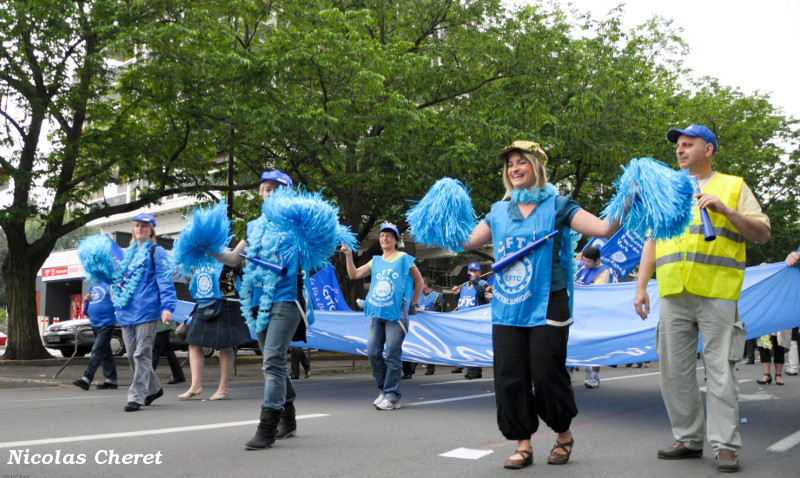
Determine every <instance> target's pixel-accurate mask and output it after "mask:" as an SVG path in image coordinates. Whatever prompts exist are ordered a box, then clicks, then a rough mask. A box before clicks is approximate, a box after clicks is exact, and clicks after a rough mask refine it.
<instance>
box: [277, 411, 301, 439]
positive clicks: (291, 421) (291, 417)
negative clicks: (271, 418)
mask: <svg viewBox="0 0 800 478" xmlns="http://www.w3.org/2000/svg"><path fill="white" fill-rule="evenodd" d="M295 416H296V412H295V409H294V402H289V403H286V404H284V405H283V413H281V421H280V423H278V431H277V432H275V438H277V439H278V440H282V439H284V438H289V437H290V436H292V435H294V434H295V433H297V419H296V418H295Z"/></svg>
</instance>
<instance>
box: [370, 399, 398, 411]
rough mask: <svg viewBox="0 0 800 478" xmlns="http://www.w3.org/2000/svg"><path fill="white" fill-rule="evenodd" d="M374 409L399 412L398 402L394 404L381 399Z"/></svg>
mask: <svg viewBox="0 0 800 478" xmlns="http://www.w3.org/2000/svg"><path fill="white" fill-rule="evenodd" d="M375 408H377V409H378V410H399V409H400V400H398V401H396V402H390V401H389V400H388V399H385V398H384V399H383V401H382V402H381V403H379V404H377V405H375Z"/></svg>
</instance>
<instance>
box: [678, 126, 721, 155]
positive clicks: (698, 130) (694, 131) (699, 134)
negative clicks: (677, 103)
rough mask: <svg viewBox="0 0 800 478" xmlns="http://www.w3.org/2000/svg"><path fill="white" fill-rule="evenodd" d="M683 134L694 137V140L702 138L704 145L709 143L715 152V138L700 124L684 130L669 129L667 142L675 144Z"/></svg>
mask: <svg viewBox="0 0 800 478" xmlns="http://www.w3.org/2000/svg"><path fill="white" fill-rule="evenodd" d="M682 134H685V135H686V136H694V137H695V138H702V139H704V140H705V141H706V143H711V144H712V145H714V152H715V153H716V152H717V137H716V136H715V135H714V133H712V132H711V130H710V129H708V128H706V127H705V126H703V125H701V124H693V125H689V127H688V128H686V129H671V130H669V132H668V133H667V140H668V141H669V142H670V143H677V142H678V138H679V137H680V136H681V135H682Z"/></svg>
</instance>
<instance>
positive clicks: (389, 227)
mask: <svg viewBox="0 0 800 478" xmlns="http://www.w3.org/2000/svg"><path fill="white" fill-rule="evenodd" d="M386 230H389V231H392V232H393V233H394V237H395V239H397V240H398V241H399V240H400V230H399V229H397V226H395V225H394V224H392V223H391V222H387V223H386V224H384V225H383V226H381V230H380V231H379V232H383V231H386Z"/></svg>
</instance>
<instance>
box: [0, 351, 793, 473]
mask: <svg viewBox="0 0 800 478" xmlns="http://www.w3.org/2000/svg"><path fill="white" fill-rule="evenodd" d="M698 367H702V362H698ZM159 368H160V367H159ZM739 369H740V377H741V387H740V389H741V400H740V414H741V417H742V418H743V419H746V421H747V423H744V424H742V425H741V431H742V436H743V440H744V444H745V447H744V450H743V452H742V454H741V455H740V457H741V463H742V471H741V472H740V476H755V475H756V474H758V475H759V476H797V475H798V471H797V470H798V466H800V444H798V443H800V378H799V377H786V383H787V385H786V386H783V387H779V386H776V385H775V384H774V383H773V384H772V385H758V384H756V382H755V380H756V379H757V378H760V376H761V374H760V373H759V371H760V369H761V367H760V366H759V365H758V364H755V365H744V364H741V365H740V366H739ZM449 370H450V369H449V368H448V367H441V368H440V369H439V370H437V372H436V374H435V375H433V376H424V375H423V374H422V373H423V372H424V369H421V368H420V369H419V370H418V373H417V374H416V375H415V376H414V378H413V379H411V380H404V381H403V387H402V392H403V408H402V409H400V410H395V411H377V410H375V408H373V406H372V400H373V399H374V398H375V397H376V396H377V389H376V388H375V384H374V382H373V380H372V377H371V375H369V374H368V373H355V374H352V373H348V374H336V375H320V376H312V378H310V379H308V380H303V379H301V380H298V381H297V382H296V388H297V391H298V401H297V402H296V403H297V411H298V415H299V416H298V418H299V421H298V435H297V436H294V437H291V438H289V439H287V440H281V441H279V442H277V444H276V445H275V446H274V447H273V448H270V449H267V450H259V451H248V450H245V449H243V448H242V445H243V444H244V443H245V442H246V441H247V440H249V439H250V438H251V437H252V435H253V433H254V431H255V428H256V424H257V419H258V416H259V404H260V402H261V397H262V391H263V388H262V385H263V382H262V381H261V380H260V379H259V378H258V377H257V376H256V375H255V374H252V375H250V376H249V377H241V378H237V379H236V380H235V381H234V382H232V384H231V394H230V396H231V399H230V400H227V401H220V402H212V401H208V400H204V401H190V402H181V401H178V400H177V399H176V396H177V395H178V394H179V393H182V392H183V391H185V390H186V386H185V384H182V385H174V386H167V385H165V392H166V393H165V396H164V397H163V398H161V399H159V400H157V401H156V402H154V404H153V405H151V406H149V407H146V408H143V410H142V411H140V412H136V413H125V412H124V411H123V409H122V408H123V406H124V404H125V401H126V400H125V390H124V387H123V388H120V389H119V390H115V391H114V390H94V388H93V389H92V390H91V391H89V392H83V391H81V390H78V389H77V388H74V387H73V386H72V385H70V384H68V383H63V382H62V383H59V384H55V385H47V384H41V386H34V387H23V388H8V387H4V388H3V389H0V473H2V476H3V477H6V476H29V477H93V476H108V475H109V474H124V476H125V477H126V478H127V477H140V476H141V477H153V476H187V477H217V476H220V477H221V476H226V477H227V476H268V477H289V476H300V477H381V476H413V477H437V478H440V477H441V478H444V477H458V478H463V477H484V476H486V477H489V476H491V477H494V476H500V475H508V476H511V475H515V476H537V477H539V476H541V477H547V476H558V477H562V478H563V477H565V476H569V477H575V476H585V477H592V478H600V477H614V478H616V477H620V476H622V477H628V476H648V477H669V478H674V477H676V476H686V477H704V476H717V475H719V473H717V471H716V468H715V466H714V459H713V456H712V454H711V451H710V448H709V447H708V445H707V446H706V450H705V452H706V454H705V456H704V457H703V458H702V459H690V460H677V461H664V460H659V459H657V458H656V451H657V450H658V449H659V448H661V447H664V446H667V445H669V444H670V443H671V442H672V436H671V432H670V427H669V420H668V418H667V415H666V411H665V410H664V406H663V402H662V400H661V394H660V391H659V385H658V364H657V362H654V363H653V367H652V368H642V369H632V368H617V369H610V368H603V370H602V372H601V387H600V389H597V390H587V389H585V388H584V387H583V372H582V371H581V372H576V373H575V377H574V378H573V385H574V386H575V393H576V397H577V400H578V405H579V409H580V413H579V415H578V416H577V417H576V419H575V421H574V422H573V432H574V437H575V448H574V453H573V455H572V459H571V461H570V463H569V464H567V465H565V466H552V465H547V464H546V458H547V454H548V453H549V450H550V448H551V446H552V445H553V443H554V440H555V437H554V434H553V433H552V432H550V431H549V430H547V429H542V430H540V432H539V433H537V434H536V435H535V436H534V440H533V449H534V455H535V460H534V465H533V467H529V468H526V469H524V470H522V471H510V470H504V469H503V468H502V465H503V462H504V461H505V459H506V458H507V457H508V456H510V455H511V454H513V453H514V450H515V443H513V442H509V441H507V440H505V439H504V437H503V436H502V435H501V434H500V433H499V432H498V430H497V426H496V423H495V405H494V395H493V386H492V381H491V369H486V370H485V372H486V373H485V374H484V378H483V379H481V380H472V381H467V380H464V379H463V376H462V375H455V374H451V373H449ZM0 375H1V373H0ZM698 380H699V382H700V384H701V386H702V385H703V371H702V368H698ZM208 385H212V384H208ZM206 391H207V393H206V396H210V395H211V393H213V391H214V387H213V386H211V387H210V389H208V390H206ZM460 448H464V449H466V450H465V451H466V452H467V453H469V454H485V455H484V456H482V457H480V458H477V459H464V458H449V457H443V456H441V455H442V454H445V453H448V452H453V451H454V450H457V449H460ZM486 452H488V453H486ZM128 454H130V455H136V454H139V455H141V456H140V457H139V458H138V460H139V463H138V464H124V463H122V461H123V460H125V455H128ZM36 455H41V457H38V456H36ZM148 455H149V456H148ZM42 458H43V459H44V460H45V461H49V460H52V461H53V462H56V461H58V462H60V463H61V464H56V463H50V464H42V463H39V464H32V463H30V462H29V463H28V464H25V461H26V460H31V459H34V460H35V459H42ZM70 459H72V460H74V461H77V462H80V461H82V460H83V461H85V463H82V464H81V463H74V464H67V463H65V462H66V461H68V460H70ZM81 459H82V460H81ZM132 459H133V457H129V458H128V460H132ZM109 460H112V461H113V460H119V461H120V463H111V464H109V463H108V461H109ZM142 460H147V461H150V462H151V463H150V464H144V463H142ZM112 476H113V475H112Z"/></svg>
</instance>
